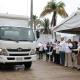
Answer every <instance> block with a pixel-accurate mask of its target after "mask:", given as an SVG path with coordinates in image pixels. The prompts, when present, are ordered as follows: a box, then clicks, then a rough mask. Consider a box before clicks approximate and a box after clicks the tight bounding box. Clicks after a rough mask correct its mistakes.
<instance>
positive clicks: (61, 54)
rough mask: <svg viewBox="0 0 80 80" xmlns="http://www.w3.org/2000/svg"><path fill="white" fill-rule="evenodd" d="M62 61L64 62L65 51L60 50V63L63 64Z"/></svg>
mask: <svg viewBox="0 0 80 80" xmlns="http://www.w3.org/2000/svg"><path fill="white" fill-rule="evenodd" d="M64 63H65V52H64V51H60V64H61V65H64Z"/></svg>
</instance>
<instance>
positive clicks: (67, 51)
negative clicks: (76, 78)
mask: <svg viewBox="0 0 80 80" xmlns="http://www.w3.org/2000/svg"><path fill="white" fill-rule="evenodd" d="M72 46H73V45H72V42H71V39H69V40H68V41H66V46H65V47H66V49H65V66H66V67H72V50H71V49H72Z"/></svg>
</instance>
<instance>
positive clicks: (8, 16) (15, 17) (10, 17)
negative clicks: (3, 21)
mask: <svg viewBox="0 0 80 80" xmlns="http://www.w3.org/2000/svg"><path fill="white" fill-rule="evenodd" d="M0 18H8V19H19V20H29V18H28V17H26V16H23V15H16V14H5V13H0Z"/></svg>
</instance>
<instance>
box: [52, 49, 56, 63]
mask: <svg viewBox="0 0 80 80" xmlns="http://www.w3.org/2000/svg"><path fill="white" fill-rule="evenodd" d="M52 54H53V57H54V63H56V50H53V52H52Z"/></svg>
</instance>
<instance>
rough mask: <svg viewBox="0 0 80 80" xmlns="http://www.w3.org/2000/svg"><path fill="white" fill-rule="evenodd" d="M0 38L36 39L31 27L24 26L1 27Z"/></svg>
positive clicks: (16, 39)
mask: <svg viewBox="0 0 80 80" xmlns="http://www.w3.org/2000/svg"><path fill="white" fill-rule="evenodd" d="M0 39H1V40H10V41H11V40H12V41H34V40H35V37H34V33H33V30H32V29H30V28H24V27H9V26H5V27H0Z"/></svg>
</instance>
